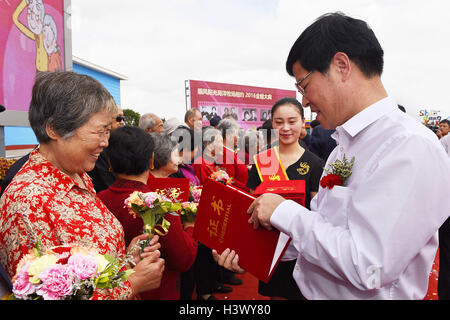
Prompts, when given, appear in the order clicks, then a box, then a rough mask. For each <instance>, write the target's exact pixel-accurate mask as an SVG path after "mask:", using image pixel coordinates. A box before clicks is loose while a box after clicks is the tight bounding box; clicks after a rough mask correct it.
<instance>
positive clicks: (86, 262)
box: [68, 253, 97, 280]
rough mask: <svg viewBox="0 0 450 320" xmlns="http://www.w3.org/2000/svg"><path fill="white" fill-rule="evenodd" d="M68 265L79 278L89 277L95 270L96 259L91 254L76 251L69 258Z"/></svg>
mask: <svg viewBox="0 0 450 320" xmlns="http://www.w3.org/2000/svg"><path fill="white" fill-rule="evenodd" d="M68 265H69V266H70V267H71V270H72V272H73V273H74V275H75V276H76V277H77V278H78V279H80V280H85V279H89V278H91V277H92V276H94V275H95V273H96V272H97V261H96V259H95V258H94V257H93V256H91V255H89V254H88V255H85V254H81V253H77V254H74V255H72V256H71V257H70V258H69V262H68Z"/></svg>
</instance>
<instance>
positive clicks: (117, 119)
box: [116, 116, 125, 122]
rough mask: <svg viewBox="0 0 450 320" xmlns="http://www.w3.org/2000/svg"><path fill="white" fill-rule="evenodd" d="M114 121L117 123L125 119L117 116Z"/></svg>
mask: <svg viewBox="0 0 450 320" xmlns="http://www.w3.org/2000/svg"><path fill="white" fill-rule="evenodd" d="M116 121H117V122H121V121H125V117H123V116H117V117H116Z"/></svg>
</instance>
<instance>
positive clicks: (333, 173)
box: [320, 154, 355, 189]
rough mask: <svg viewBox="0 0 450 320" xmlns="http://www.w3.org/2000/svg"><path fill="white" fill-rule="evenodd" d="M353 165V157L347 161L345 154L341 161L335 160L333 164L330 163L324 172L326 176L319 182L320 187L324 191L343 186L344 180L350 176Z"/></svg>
mask: <svg viewBox="0 0 450 320" xmlns="http://www.w3.org/2000/svg"><path fill="white" fill-rule="evenodd" d="M354 163H355V157H353V158H352V159H351V160H350V161H348V159H347V158H346V157H345V154H344V157H343V158H342V160H336V161H335V162H333V163H330V164H329V165H328V166H329V167H330V168H329V169H325V172H326V173H328V174H327V175H326V176H324V177H323V178H322V179H321V180H320V186H321V187H322V188H324V189H325V188H328V189H333V187H334V186H343V185H344V183H345V180H347V178H348V177H350V175H351V174H352V167H353V164H354Z"/></svg>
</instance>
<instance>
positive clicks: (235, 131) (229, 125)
mask: <svg viewBox="0 0 450 320" xmlns="http://www.w3.org/2000/svg"><path fill="white" fill-rule="evenodd" d="M217 129H218V130H220V131H221V132H222V138H224V139H227V138H232V137H234V136H239V130H240V129H241V126H240V125H239V123H237V121H236V120H234V119H229V118H226V119H222V120H220V122H219V124H218V125H217Z"/></svg>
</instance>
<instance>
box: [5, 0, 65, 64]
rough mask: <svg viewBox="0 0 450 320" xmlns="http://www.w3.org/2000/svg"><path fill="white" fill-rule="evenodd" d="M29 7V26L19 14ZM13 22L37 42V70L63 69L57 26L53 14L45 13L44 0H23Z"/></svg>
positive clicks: (15, 12)
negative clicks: (22, 20)
mask: <svg viewBox="0 0 450 320" xmlns="http://www.w3.org/2000/svg"><path fill="white" fill-rule="evenodd" d="M25 8H27V26H25V25H24V24H23V23H22V22H20V21H19V16H20V14H21V13H22V12H23V10H25ZM12 18H13V22H14V24H15V25H16V27H17V28H18V29H19V30H20V32H22V33H23V34H24V35H25V36H26V37H27V38H29V39H31V40H32V41H34V42H35V44H36V70H37V71H42V72H45V71H56V70H61V69H62V67H61V54H60V49H59V46H58V45H57V43H56V40H57V34H58V33H57V28H56V24H55V21H54V20H53V18H52V16H50V15H46V14H45V7H44V4H43V2H42V0H22V1H20V3H19V5H18V6H17V8H16V9H15V10H14V13H13V17H12Z"/></svg>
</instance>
